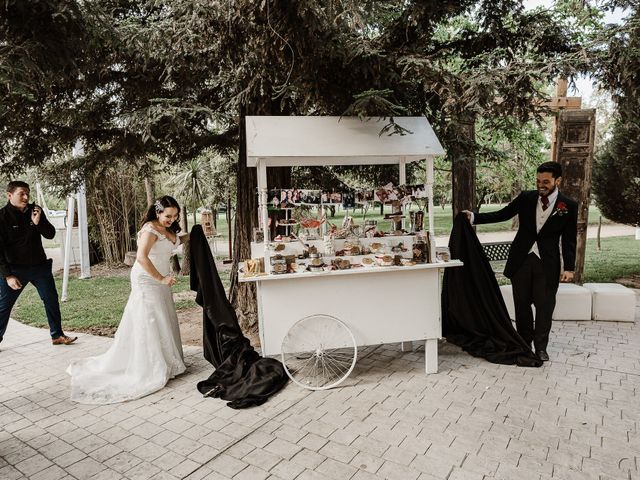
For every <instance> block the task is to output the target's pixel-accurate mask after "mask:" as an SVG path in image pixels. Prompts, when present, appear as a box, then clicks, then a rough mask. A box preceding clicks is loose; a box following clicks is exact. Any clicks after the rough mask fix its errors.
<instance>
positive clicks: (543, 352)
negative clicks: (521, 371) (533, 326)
mask: <svg viewBox="0 0 640 480" xmlns="http://www.w3.org/2000/svg"><path fill="white" fill-rule="evenodd" d="M536 355H538V358H539V359H540V360H542V361H543V362H548V361H549V354H548V353H547V351H546V350H538V351H537V352H536Z"/></svg>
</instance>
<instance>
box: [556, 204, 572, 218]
mask: <svg viewBox="0 0 640 480" xmlns="http://www.w3.org/2000/svg"><path fill="white" fill-rule="evenodd" d="M567 213H569V209H568V208H567V204H566V203H564V202H558V203H557V205H556V211H555V212H553V215H556V214H558V216H559V217H562V216H563V215H566V214H567Z"/></svg>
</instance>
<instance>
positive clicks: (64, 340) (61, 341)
mask: <svg viewBox="0 0 640 480" xmlns="http://www.w3.org/2000/svg"><path fill="white" fill-rule="evenodd" d="M77 339H78V337H67V336H66V335H60V336H59V337H58V338H54V339H52V340H51V343H53V344H54V345H71V344H72V343H73V342H75V341H76V340H77Z"/></svg>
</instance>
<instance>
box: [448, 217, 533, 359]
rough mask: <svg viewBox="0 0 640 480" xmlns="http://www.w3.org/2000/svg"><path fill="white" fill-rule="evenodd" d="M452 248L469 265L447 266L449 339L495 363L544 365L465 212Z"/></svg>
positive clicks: (454, 255)
mask: <svg viewBox="0 0 640 480" xmlns="http://www.w3.org/2000/svg"><path fill="white" fill-rule="evenodd" d="M449 249H450V251H451V258H456V259H460V260H462V261H463V262H464V266H463V267H455V268H447V269H445V272H444V280H443V285H442V331H443V335H444V336H445V337H446V339H447V341H448V342H451V343H453V344H455V345H458V346H460V347H462V349H463V350H465V351H466V352H468V353H469V354H471V355H473V356H474V357H483V358H485V359H487V360H488V361H490V362H492V363H501V364H505V365H512V364H516V365H519V366H522V367H540V366H542V361H541V360H540V359H539V358H538V357H537V356H536V355H535V354H534V353H533V351H531V347H530V346H529V345H527V343H526V342H525V341H524V340H523V339H522V337H520V335H518V332H517V331H516V329H515V328H514V327H513V324H512V323H511V319H510V318H509V313H508V312H507V306H506V305H505V303H504V299H503V298H502V294H501V293H500V288H499V286H498V282H497V281H496V278H495V275H494V273H493V270H492V269H491V265H490V264H489V260H488V259H487V257H486V255H485V254H484V250H483V249H482V245H481V244H480V241H479V240H478V237H477V236H476V233H475V232H474V230H473V228H472V227H471V225H470V223H469V221H468V220H467V217H466V215H465V214H464V213H459V214H458V215H457V216H456V218H455V220H454V223H453V230H452V231H451V236H450V237H449Z"/></svg>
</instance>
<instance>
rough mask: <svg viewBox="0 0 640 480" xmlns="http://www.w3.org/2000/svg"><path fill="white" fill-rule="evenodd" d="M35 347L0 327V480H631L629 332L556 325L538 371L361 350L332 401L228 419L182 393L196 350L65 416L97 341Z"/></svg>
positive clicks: (187, 390)
mask: <svg viewBox="0 0 640 480" xmlns="http://www.w3.org/2000/svg"><path fill="white" fill-rule="evenodd" d="M636 318H637V319H638V320H640V308H639V309H638V310H637V315H636ZM47 337H48V334H47V332H46V331H45V330H39V329H34V328H31V327H27V326H24V325H21V324H19V323H16V322H13V321H12V322H11V323H10V325H9V329H8V331H7V334H6V336H5V341H4V342H3V343H2V344H1V345H0V479H2V480H9V479H25V478H26V479H32V480H44V479H51V480H61V479H65V480H66V479H74V478H75V479H90V478H93V479H102V480H106V479H120V478H126V479H144V478H152V479H177V478H179V479H182V478H187V479H193V480H196V479H203V478H207V479H230V478H234V479H242V480H245V479H247V480H249V479H267V478H268V479H272V480H277V479H296V480H305V479H353V480H364V479H369V478H389V479H401V480H412V479H420V480H428V479H448V480H459V479H465V480H475V479H478V480H480V479H483V478H496V479H505V480H514V479H525V480H529V479H550V478H554V479H562V480H570V479H602V480H605V479H640V465H639V464H640V431H639V423H640V322H638V323H636V324H635V325H634V324H622V323H604V322H597V323H596V322H556V323H554V326H553V331H552V336H551V337H552V343H551V345H550V348H549V354H550V356H551V362H549V363H546V364H545V366H544V367H543V368H540V369H526V368H518V367H512V366H500V365H492V364H490V363H488V362H486V361H484V360H480V359H476V358H472V357H470V356H468V355H466V354H464V353H463V352H461V351H460V350H459V349H458V348H455V347H453V346H451V345H447V344H444V343H443V344H441V345H440V367H439V368H440V373H438V374H435V375H425V374H424V370H423V364H424V363H423V362H424V358H423V357H424V350H423V349H418V350H417V351H415V352H405V353H403V352H402V351H401V350H400V348H399V346H398V345H385V346H379V347H371V348H368V349H365V351H363V352H362V354H361V356H360V357H359V361H358V363H357V366H356V369H355V370H354V371H353V373H352V374H351V376H350V378H349V379H347V381H346V382H345V384H343V385H345V386H344V387H342V388H336V389H334V390H331V391H325V392H308V391H304V390H301V389H299V388H297V387H296V386H295V385H293V384H290V385H289V386H288V387H287V388H286V389H285V390H284V391H283V392H281V393H280V394H279V395H277V396H276V397H274V398H272V399H271V400H270V401H269V402H267V403H266V404H265V405H263V406H261V407H257V408H252V409H249V410H241V411H237V410H232V409H230V408H228V407H226V406H225V403H224V402H222V401H220V400H214V399H203V398H202V397H201V396H200V394H199V393H198V392H197V391H196V390H195V383H196V382H197V381H198V380H199V379H202V378H205V377H206V376H207V375H208V373H209V371H210V368H209V367H208V364H207V363H206V362H205V361H204V360H203V359H202V350H201V349H200V348H196V347H187V348H186V349H185V353H186V360H187V364H188V365H189V370H188V373H187V374H185V375H183V376H181V377H180V378H178V379H175V380H173V381H171V382H170V383H169V385H168V386H167V387H166V388H165V389H163V390H162V391H160V392H158V393H156V394H154V395H150V396H148V397H145V398H143V399H140V400H137V401H132V402H128V403H125V404H120V405H111V406H98V407H96V406H85V405H76V404H73V403H71V402H70V401H69V400H68V395H69V391H68V383H69V380H68V377H67V375H66V374H65V373H64V370H65V368H66V366H67V364H68V363H69V360H70V359H71V358H75V357H83V356H87V355H91V354H96V353H100V352H102V351H104V350H105V349H106V348H107V347H108V346H109V344H110V342H111V340H110V339H107V338H100V337H93V336H89V335H82V336H81V337H80V340H79V342H78V344H77V345H74V346H71V347H62V346H55V347H54V346H52V345H51V344H50V343H49V341H48V339H47Z"/></svg>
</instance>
